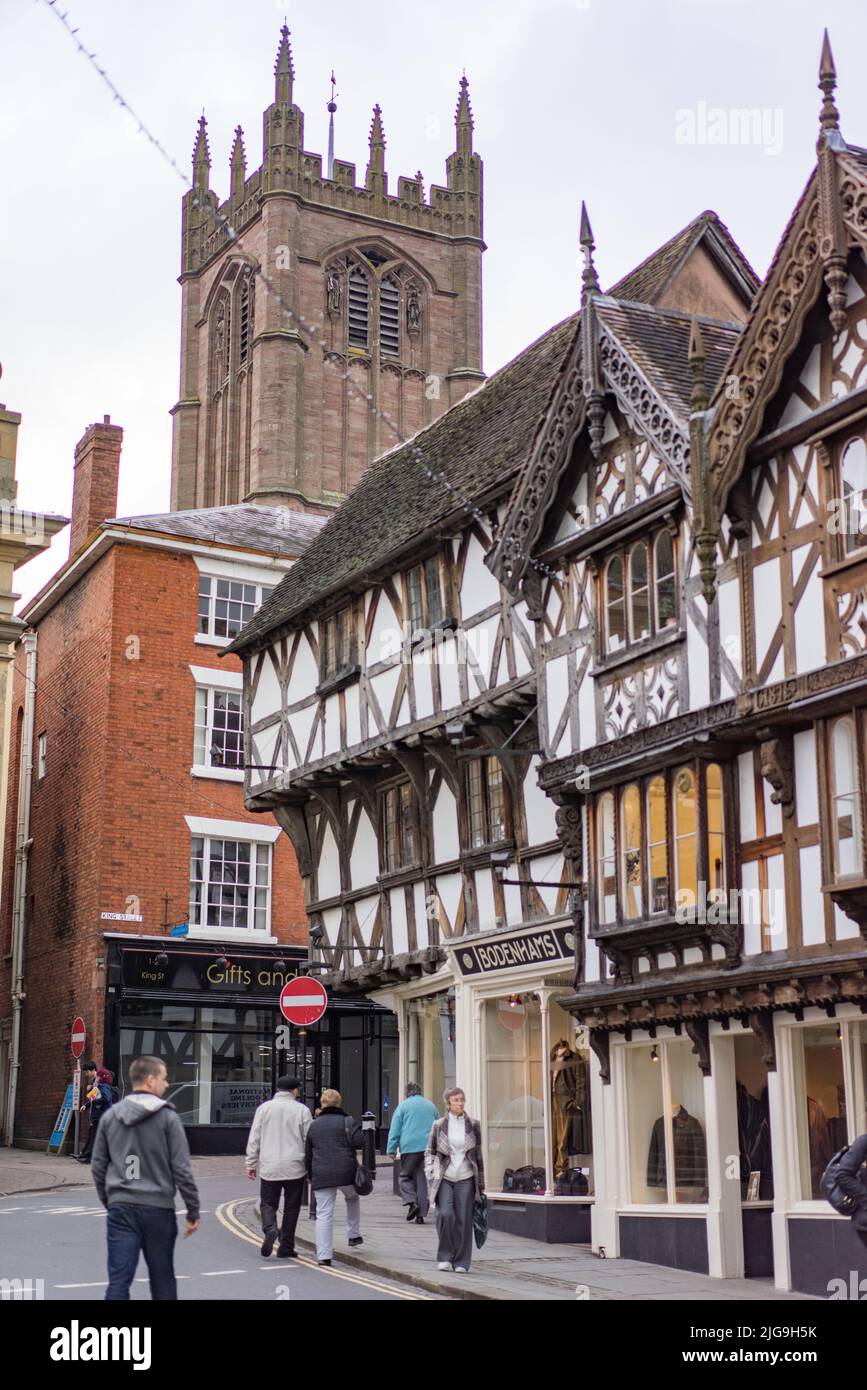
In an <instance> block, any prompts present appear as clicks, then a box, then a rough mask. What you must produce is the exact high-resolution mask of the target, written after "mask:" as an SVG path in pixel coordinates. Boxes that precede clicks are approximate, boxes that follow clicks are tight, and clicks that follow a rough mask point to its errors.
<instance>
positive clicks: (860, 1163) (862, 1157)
mask: <svg viewBox="0 0 867 1390" xmlns="http://www.w3.org/2000/svg"><path fill="white" fill-rule="evenodd" d="M865 1164H867V1134H862V1135H861V1136H860V1138H858V1139H856V1140H855V1143H854V1144H853V1145H852V1146H851V1148H849V1150H848V1151H847V1152H846V1153H844V1155H843V1157H842V1158H841V1159H840V1162H839V1163H838V1164H837V1184H838V1186H839V1187H841V1188H842V1190H843V1191H844V1192H845V1193H846V1195H847V1196H848V1197H852V1198H853V1199H854V1201H855V1210H854V1211H853V1213H852V1225H853V1226H854V1227H855V1232H856V1235H857V1236H858V1238H859V1239H860V1241H861V1243H862V1244H863V1245H865V1246H867V1169H865V1167H864V1165H865Z"/></svg>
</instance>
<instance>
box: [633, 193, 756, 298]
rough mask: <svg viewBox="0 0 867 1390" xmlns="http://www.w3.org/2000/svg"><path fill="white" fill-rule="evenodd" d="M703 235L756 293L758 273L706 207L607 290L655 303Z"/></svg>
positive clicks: (720, 219) (726, 228) (717, 218)
mask: <svg viewBox="0 0 867 1390" xmlns="http://www.w3.org/2000/svg"><path fill="white" fill-rule="evenodd" d="M702 237H704V238H705V239H706V240H708V241H709V242H710V243H711V245H712V246H714V245H715V247H716V249H718V250H719V251H721V252H722V253H723V255H724V256H726V255H727V256H728V257H729V258H730V259H731V260H732V261H733V262H734V264H735V266H736V267H737V269H738V270H739V271H740V273H741V275H742V276H743V277H744V279H745V280H746V281H747V283H748V285H749V286H750V287H751V289H752V292H753V294H755V292H756V291H757V290H758V288H759V285H760V284H761V281H760V279H759V277H758V275H757V274H756V272H755V271H754V270H753V267H752V266H751V265H750V263H749V261H748V260H747V258H746V256H745V255H744V253H743V251H742V250H741V248H740V247H739V246H738V244H737V242H736V241H735V239H734V237H733V236H732V234H731V232H730V231H729V229H728V227H727V226H726V224H725V223H724V222H723V220H722V218H720V217H719V216H718V215H717V214H716V213H715V212H712V211H710V210H709V209H708V210H706V211H705V212H700V213H699V215H698V217H694V218H693V220H692V221H691V222H689V223H687V225H686V226H685V227H684V228H683V229H682V231H679V232H677V233H676V234H675V235H674V236H673V237H671V238H670V240H669V241H666V242H664V243H663V245H662V246H660V247H658V249H657V250H656V251H654V252H653V254H652V255H650V256H648V257H647V259H646V260H644V261H642V262H641V264H640V265H637V266H636V267H635V269H634V270H630V272H629V274H628V275H624V276H623V278H622V279H621V280H618V281H617V284H616V285H612V287H611V289H610V290H608V291H607V293H608V294H609V295H610V296H611V297H612V298H613V299H632V300H638V301H639V302H640V303H642V304H655V303H656V301H657V300H658V299H659V297H660V295H661V294H662V292H663V290H664V289H665V287H666V285H667V284H668V283H669V281H670V280H671V278H672V277H673V275H674V272H675V271H676V270H677V268H678V266H679V265H680V264H681V263H682V262H683V261H684V260H685V258H686V256H687V255H688V254H689V252H690V250H691V249H692V247H693V246H694V245H695V243H696V242H697V241H700V240H701V239H702Z"/></svg>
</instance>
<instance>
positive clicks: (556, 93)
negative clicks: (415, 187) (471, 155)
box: [0, 0, 867, 596]
mask: <svg viewBox="0 0 867 1390" xmlns="http://www.w3.org/2000/svg"><path fill="white" fill-rule="evenodd" d="M58 5H59V6H60V7H61V8H63V10H64V11H65V12H66V13H67V14H68V17H69V22H70V23H71V24H73V25H74V26H75V25H77V26H78V27H79V31H80V32H79V38H80V39H81V40H82V41H83V42H84V43H85V44H86V45H87V46H88V48H89V50H90V51H91V52H94V51H95V52H96V53H97V55H98V61H99V63H100V65H101V66H103V67H104V68H106V70H107V71H108V73H109V75H110V77H111V78H112V80H113V81H114V83H115V85H116V86H117V87H118V88H119V89H120V90H121V91H122V92H123V94H124V95H125V97H126V99H127V100H128V101H129V102H130V104H131V105H132V106H133V107H135V108H136V109H137V111H138V112H139V114H140V115H141V117H142V118H143V119H144V121H145V122H146V123H147V124H148V125H149V126H150V128H151V129H152V131H153V133H154V134H155V135H156V136H157V137H158V138H159V139H160V140H161V142H162V143H163V144H164V146H165V147H166V148H167V149H168V150H169V151H170V152H171V153H172V155H173V156H174V158H175V159H177V161H178V163H179V164H180V165H181V167H182V168H183V169H185V170H188V169H189V166H190V155H191V151H192V145H193V139H194V134H195V126H196V120H197V118H198V115H199V113H200V112H201V110H202V107H203V106H204V107H205V110H206V114H207V117H208V125H209V134H210V145H211V157H212V161H213V167H212V174H211V180H212V187H213V188H214V189H215V190H216V191H217V192H218V193H219V195H220V197H221V198H222V197H225V196H226V194H227V192H228V170H229V150H230V146H231V141H232V131H233V129H234V127H235V125H236V124H237V123H238V122H240V123H241V124H242V125H243V127H244V131H245V135H246V145H247V167H248V173H249V172H252V170H253V169H255V168H257V167H258V165H259V163H260V162H261V130H262V123H261V122H262V111H263V110H264V108H265V106H266V105H267V104H268V103H269V102H270V101H271V100H272V99H273V64H274V57H275V54H276V50H277V44H278V39H279V29H280V25H281V24H282V22H283V15H284V10H285V0H278V2H275V0H245V3H244V4H239V3H238V0H147V3H145V4H143V3H142V0H58ZM864 14H865V11H864V7H863V5H862V4H861V3H854V2H853V0H824V3H823V4H821V5H816V4H815V3H814V2H813V0H762V3H756V0H728V3H721V2H720V0H655V3H652V4H651V3H647V0H459V3H449V2H447V0H439V3H418V2H417V0H404V3H402V4H399V5H391V6H389V7H386V8H382V7H379V8H376V9H374V10H370V9H369V8H367V9H366V8H365V7H364V6H361V7H360V6H359V5H358V3H357V0H331V3H326V0H316V3H315V4H314V3H310V0H306V2H305V3H304V4H295V5H293V6H292V7H291V9H290V10H289V13H288V24H289V27H290V29H291V31H292V47H293V53H294V58H295V71H296V85H295V99H296V101H297V102H298V104H299V105H300V106H301V107H302V109H303V110H304V112H305V143H306V146H307V148H308V149H309V150H312V151H315V152H321V153H323V154H324V153H325V149H326V143H327V114H326V111H325V103H326V101H327V99H328V96H329V91H330V88H329V76H330V73H331V69H332V67H333V68H334V69H335V72H336V75H337V79H338V92H339V98H338V107H339V110H338V115H337V140H336V154H337V156H338V158H342V159H348V160H354V161H355V163H356V165H357V169H358V173H359V177H360V178H363V172H364V167H365V164H366V160H367V132H368V129H369V125H370V112H371V108H372V106H373V104H374V102H376V101H378V102H379V103H380V104H381V106H382V109H383V119H384V124H385V134H386V140H387V150H386V168H387V170H388V173H389V176H390V190H391V191H396V188H397V176H398V175H399V174H408V175H412V174H414V173H415V171H416V170H417V169H419V168H420V169H421V170H422V172H423V174H424V177H425V184H426V186H429V185H430V183H431V182H437V183H443V182H444V174H445V171H444V160H445V158H446V155H447V154H448V153H449V152H450V150H451V149H452V148H453V145H454V125H453V117H454V107H455V101H456V96H457V85H458V80H459V78H460V75H461V71H462V69H463V68H466V71H467V76H468V78H469V81H470V94H471V99H472V105H473V111H474V115H475V123H476V133H475V141H476V149H477V150H478V152H479V153H480V154H481V156H482V158H483V160H484V164H485V238H486V241H487V244H488V247H489V250H488V251H487V253H486V255H485V258H484V296H485V310H484V320H485V323H484V332H485V339H484V341H485V350H484V367H485V370H486V371H488V372H491V371H493V370H494V369H495V368H497V367H499V366H501V365H502V364H503V363H504V362H506V361H507V360H508V359H509V358H510V357H512V356H514V354H515V353H516V352H518V351H519V350H520V349H521V348H522V347H523V346H524V345H526V344H527V343H528V342H530V341H532V340H533V339H534V338H535V337H537V336H538V334H539V333H541V332H542V331H544V329H545V328H547V327H548V326H549V325H550V324H552V323H554V322H556V321H557V320H559V319H560V318H562V317H564V316H565V315H566V314H567V313H570V312H571V311H572V310H573V309H574V308H575V306H576V303H577V299H578V293H579V280H580V275H579V268H578V255H577V246H576V242H577V230H578V209H579V207H580V202H581V199H582V198H585V199H586V201H587V205H588V209H589V212H590V217H591V221H592V224H593V229H594V233H595V236H596V243H597V252H596V259H597V266H598V269H599V274H600V278H601V280H602V283H603V285H608V284H611V283H612V282H613V281H614V280H615V279H616V278H617V277H619V276H620V275H621V274H623V273H624V272H625V271H626V270H628V269H629V267H630V266H631V265H634V264H635V263H637V262H638V261H639V260H641V259H643V258H644V256H646V255H647V254H649V253H650V252H651V251H653V250H654V249H655V248H656V247H657V246H658V245H659V244H660V243H661V242H662V241H664V240H666V238H667V237H669V236H670V235H671V234H672V233H673V232H674V231H676V230H677V229H678V228H679V227H681V226H682V225H684V223H686V222H688V221H689V220H690V219H691V218H692V217H694V216H695V215H696V214H697V213H699V212H700V211H702V210H703V209H704V208H713V209H715V210H716V211H717V212H718V213H719V214H720V216H721V217H722V218H723V220H724V221H725V222H726V223H727V224H728V226H729V228H730V230H731V231H732V233H733V235H734V237H735V238H736V240H737V241H738V242H739V243H740V245H741V247H742V248H743V250H744V252H745V253H746V255H747V256H748V258H749V259H750V260H751V261H752V263H753V265H754V266H755V267H756V269H757V270H758V271H759V273H760V274H764V272H765V270H766V268H767V265H768V261H769V259H770V256H771V254H772V252H773V249H774V246H775V244H776V242H777V240H778V238H779V236H780V233H781V232H782V229H783V227H784V225H785V222H786V220H787V218H788V215H789V213H790V211H791V208H792V206H793V204H794V202H795V200H796V198H797V197H798V194H799V192H800V190H801V188H802V186H803V184H804V181H805V179H806V177H807V175H808V173H809V170H810V168H811V165H812V162H813V160H814V152H815V139H816V133H817V129H818V110H819V105H820V100H821V98H820V94H819V92H818V91H817V89H816V77H817V68H818V60H819V51H820V44H821V31H822V26H823V25H824V24H827V25H828V27H829V29H830V32H831V40H832V44H833V47H834V55H835V58H836V62H837V70H838V76H839V87H838V91H837V101H838V105H839V107H840V111H841V124H842V130H843V134H844V136H847V137H848V138H849V139H850V140H851V141H852V142H853V143H856V144H857V143H861V144H867V86H865V84H864V82H863V78H862V77H861V76H860V75H859V74H861V73H862V72H863V58H864V52H865V40H867V21H865V18H864ZM0 44H2V50H3V52H4V54H5V61H4V64H3V83H2V87H0V140H2V160H3V184H4V192H5V193H6V195H7V204H6V208H5V209H4V216H3V217H2V218H0V265H2V272H0V273H2V277H3V279H2V297H0V304H2V334H0V362H2V364H3V378H2V381H0V400H2V401H4V402H5V403H6V405H7V406H8V407H9V408H10V409H14V410H19V411H21V412H22V414H23V417H24V418H23V422H22V426H21V431H20V436H19V451H18V478H19V502H20V505H22V506H23V507H32V508H38V509H42V510H46V511H55V512H64V513H65V514H66V515H69V507H70V503H71V497H72V454H73V447H74V445H75V443H76V441H77V440H78V439H79V438H80V436H81V434H82V433H83V431H84V428H85V427H86V426H87V425H88V424H89V423H90V422H92V421H94V420H102V418H103V415H104V414H110V415H111V418H112V421H113V422H114V423H116V424H120V425H122V426H123V428H124V431H125V434H124V450H123V458H122V465H121V480H120V496H119V503H118V511H119V513H120V514H129V513H136V512H152V511H159V510H167V509H168V505H169V478H170V470H171V421H170V418H169V414H168V411H169V409H170V408H171V406H172V405H173V404H174V402H175V400H176V399H177V394H178V328H179V313H180V288H179V286H178V284H177V275H178V272H179V269H180V266H179V255H180V198H181V195H182V193H183V191H184V190H183V186H182V184H181V182H180V180H179V178H178V176H177V174H176V173H175V172H174V171H173V170H172V169H171V168H170V167H169V166H168V165H167V164H166V163H165V162H164V161H163V160H162V159H161V158H160V157H159V155H158V154H157V153H155V151H154V149H153V147H152V146H151V145H150V144H149V143H148V141H147V140H146V139H145V138H144V137H142V136H140V135H138V134H137V133H136V129H135V126H134V125H133V124H132V122H131V121H130V120H129V118H128V117H127V116H126V115H125V113H124V112H123V111H122V110H121V109H120V108H119V107H118V106H117V105H116V104H115V103H113V101H112V98H111V95H110V93H109V92H108V91H107V90H106V88H105V87H104V86H103V85H102V83H101V81H100V79H99V78H98V76H97V74H96V73H95V72H94V71H93V70H92V68H90V67H89V65H88V64H87V62H86V60H85V59H84V57H83V56H82V55H80V54H79V53H78V52H77V51H76V49H75V47H74V44H73V42H72V41H71V40H70V38H69V35H68V34H67V33H66V31H65V30H64V29H63V27H62V26H61V24H60V23H59V22H58V20H57V19H56V17H55V15H54V14H53V13H52V12H51V10H50V9H49V8H48V7H47V5H46V4H45V3H44V0H0ZM743 108H755V109H756V110H757V111H758V112H760V113H761V115H760V117H759V120H758V123H757V125H756V134H757V138H756V139H754V140H753V141H752V142H751V143H748V144H744V143H742V141H741V132H740V128H739V127H738V126H733V125H732V123H731V122H730V121H729V122H728V123H726V121H725V120H721V118H720V116H719V115H717V114H715V112H718V111H719V110H720V109H722V110H723V111H724V112H726V113H727V112H728V111H730V110H731V109H743ZM684 113H689V114H688V115H684ZM720 137H722V138H725V139H726V143H716V142H717V141H718V140H719V139H720ZM712 141H713V142H714V143H711V142H712ZM68 534H69V533H68V530H67V531H64V532H63V533H62V534H61V536H60V537H58V538H57V539H56V540H55V542H54V544H53V546H52V549H51V551H50V552H49V553H48V554H47V555H45V556H42V557H40V558H39V559H37V560H34V561H33V562H31V564H29V565H28V566H27V567H26V568H25V569H23V570H21V571H19V575H18V580H19V588H20V589H21V591H22V592H23V593H24V595H25V596H29V595H32V594H33V593H34V592H35V591H36V589H38V588H39V587H40V586H41V584H42V583H44V582H45V580H46V579H47V577H48V576H49V575H50V574H51V573H52V572H53V570H54V569H56V568H57V567H58V565H59V564H61V563H62V562H63V560H65V558H66V553H67V549H68Z"/></svg>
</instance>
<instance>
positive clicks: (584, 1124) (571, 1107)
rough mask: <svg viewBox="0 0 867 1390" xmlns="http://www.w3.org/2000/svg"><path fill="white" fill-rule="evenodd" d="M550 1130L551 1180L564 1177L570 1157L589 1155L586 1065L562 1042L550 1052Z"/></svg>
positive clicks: (588, 1100)
mask: <svg viewBox="0 0 867 1390" xmlns="http://www.w3.org/2000/svg"><path fill="white" fill-rule="evenodd" d="M550 1062H551V1129H552V1135H551V1137H552V1143H553V1149H554V1176H555V1178H559V1177H560V1176H561V1175H562V1174H563V1173H565V1171H566V1168H567V1165H568V1160H569V1155H570V1154H589V1153H591V1152H592V1147H593V1141H592V1139H591V1134H590V1086H589V1081H588V1076H587V1064H586V1062H585V1061H584V1059H583V1058H582V1057H580V1056H579V1055H578V1053H577V1052H573V1051H572V1049H571V1048H570V1047H569V1044H568V1043H567V1042H566V1039H565V1038H560V1039H558V1041H557V1042H556V1043H555V1044H554V1046H553V1047H552V1048H551V1057H550Z"/></svg>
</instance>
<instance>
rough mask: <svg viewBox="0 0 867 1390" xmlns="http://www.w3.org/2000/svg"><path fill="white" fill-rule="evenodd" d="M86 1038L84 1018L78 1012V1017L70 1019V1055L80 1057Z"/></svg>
mask: <svg viewBox="0 0 867 1390" xmlns="http://www.w3.org/2000/svg"><path fill="white" fill-rule="evenodd" d="M86 1039H87V1029H86V1028H85V1026H84V1019H83V1018H82V1017H81V1015H80V1014H79V1016H78V1018H75V1019H73V1021H72V1055H73V1057H80V1056H81V1054H82V1052H83V1051H84V1044H85V1041H86Z"/></svg>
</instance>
